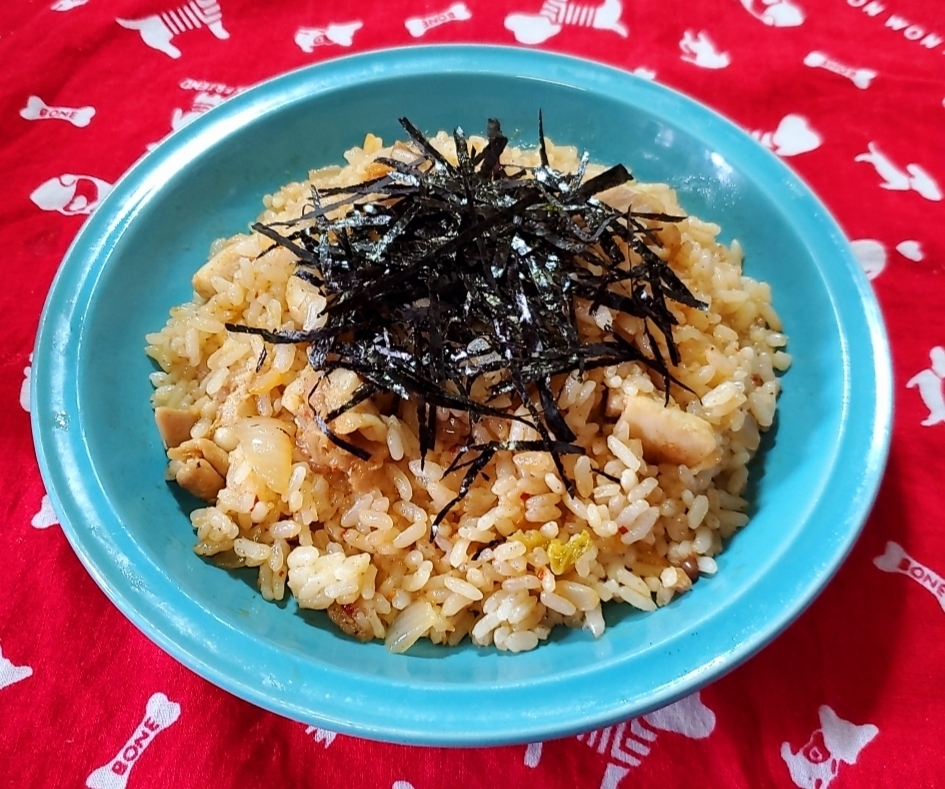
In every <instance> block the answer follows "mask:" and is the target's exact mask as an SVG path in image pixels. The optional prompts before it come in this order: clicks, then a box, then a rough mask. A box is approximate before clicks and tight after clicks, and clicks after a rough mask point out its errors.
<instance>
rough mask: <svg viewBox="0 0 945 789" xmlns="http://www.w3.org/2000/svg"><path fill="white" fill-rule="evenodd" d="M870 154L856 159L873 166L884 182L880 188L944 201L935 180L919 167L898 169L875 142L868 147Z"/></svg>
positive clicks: (863, 154)
mask: <svg viewBox="0 0 945 789" xmlns="http://www.w3.org/2000/svg"><path fill="white" fill-rule="evenodd" d="M866 147H867V149H868V153H861V154H859V155H858V156H856V157H855V158H854V161H856V162H869V163H870V164H871V165H873V168H874V169H875V170H876V173H877V174H878V175H879V177H880V178H882V179H883V182H882V183H881V184H880V186H881V187H882V188H883V189H890V190H892V191H896V192H907V191H910V190H911V191H913V192H918V193H919V194H920V195H922V197H924V198H925V199H926V200H932V201H935V202H937V201H939V200H941V199H942V190H941V189H939V187H938V184H937V183H935V179H933V178H932V176H931V175H929V174H928V173H927V172H926V171H925V170H923V169H922V168H921V167H920V166H919V165H917V164H914V163H910V164H907V165H906V167H905V169H902V168H901V167H898V166H897V165H896V164H894V163H893V161H892V160H891V159H890V158H889V157H888V156H886V155H885V154H884V153H882V152H881V151H880V150H879V148H878V147H877V146H876V143H875V142H871V143H869V145H867V146H866Z"/></svg>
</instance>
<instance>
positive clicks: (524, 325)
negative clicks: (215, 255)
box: [227, 113, 706, 530]
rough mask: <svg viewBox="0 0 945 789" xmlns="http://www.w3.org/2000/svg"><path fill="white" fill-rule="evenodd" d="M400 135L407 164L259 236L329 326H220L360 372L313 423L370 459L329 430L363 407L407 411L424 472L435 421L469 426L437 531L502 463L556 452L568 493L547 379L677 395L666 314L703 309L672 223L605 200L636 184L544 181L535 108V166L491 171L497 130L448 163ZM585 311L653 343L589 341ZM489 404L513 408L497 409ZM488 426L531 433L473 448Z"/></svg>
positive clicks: (421, 142)
mask: <svg viewBox="0 0 945 789" xmlns="http://www.w3.org/2000/svg"><path fill="white" fill-rule="evenodd" d="M400 123H401V125H402V126H403V127H404V129H405V130H406V131H407V134H408V135H409V136H410V138H411V140H412V141H413V144H414V150H415V152H416V158H415V159H413V160H412V161H410V162H407V163H405V162H403V161H400V160H397V159H393V158H380V159H378V160H377V162H378V164H379V165H381V166H382V167H386V168H387V171H386V172H385V173H384V174H383V175H380V176H378V177H375V178H372V179H370V180H368V181H365V182H363V183H357V184H351V185H347V186H344V187H336V188H331V189H322V190H320V191H319V190H317V189H315V188H313V189H312V203H311V208H310V209H308V210H306V211H304V212H303V214H302V216H301V217H300V218H299V219H297V220H294V221H290V222H276V223H272V224H269V225H265V224H259V223H257V224H255V225H253V229H254V230H256V231H257V232H259V233H261V234H262V235H264V236H266V237H267V238H268V239H270V240H271V241H272V242H273V244H274V247H276V246H278V247H284V248H286V249H288V250H290V251H291V252H292V253H293V254H294V255H295V256H296V257H297V258H298V261H297V268H296V271H295V275H296V276H298V277H301V278H302V279H304V280H305V281H306V282H309V283H311V284H313V285H315V286H317V287H319V288H320V289H321V290H322V291H323V293H324V295H325V297H326V299H327V307H326V313H327V321H326V323H325V325H324V326H323V327H322V328H318V329H313V330H310V331H304V330H292V331H269V330H266V329H262V328H255V327H250V326H242V325H234V324H227V328H228V329H229V330H230V331H234V332H244V333H250V334H257V335H259V336H261V337H262V338H263V339H264V340H266V341H267V342H271V343H301V344H305V345H307V346H308V349H307V350H308V358H309V362H310V364H311V366H312V367H313V368H314V369H315V370H316V371H320V372H324V373H328V372H331V371H332V370H334V369H338V368H343V369H347V370H351V371H353V372H355V373H356V374H357V375H358V376H359V377H360V379H361V381H362V382H363V383H362V385H361V386H360V387H359V388H358V389H357V391H356V392H355V393H354V394H353V395H352V397H351V399H350V400H349V401H348V402H347V403H345V404H344V405H343V406H341V407H340V408H336V409H334V410H333V411H331V412H330V413H328V414H317V413H316V415H315V416H316V420H315V421H316V424H318V426H319V428H320V429H321V430H322V431H323V432H324V433H325V434H326V435H327V436H328V438H329V439H330V440H331V441H332V442H334V443H335V444H336V445H337V446H339V447H341V448H342V449H344V450H346V451H348V452H351V453H352V454H355V455H356V456H358V457H360V458H362V459H366V458H367V457H368V454H367V453H366V451H365V450H364V449H362V448H360V447H358V446H356V445H354V444H351V443H349V442H347V441H345V440H343V439H342V438H341V437H340V436H338V435H336V434H335V433H334V432H333V431H332V430H331V427H330V423H331V422H332V420H333V419H335V418H337V417H338V416H339V415H341V414H343V413H344V412H345V411H347V410H348V409H350V408H353V407H354V406H355V405H357V404H358V403H360V402H362V401H363V400H365V399H366V398H368V397H371V396H373V395H376V394H379V393H393V394H394V395H396V396H397V397H399V398H401V399H402V400H406V401H413V402H414V403H415V404H416V406H417V411H418V418H419V424H420V431H419V433H420V435H419V438H420V445H421V454H422V458H421V462H422V460H423V459H424V458H425V457H426V454H427V453H428V452H429V450H431V449H432V448H433V447H434V446H435V444H436V440H437V412H438V410H439V409H453V410H454V411H459V412H463V413H465V414H466V415H467V417H468V423H469V425H470V436H469V439H468V440H467V443H466V444H465V445H463V446H460V447H459V448H458V451H457V453H456V456H455V459H454V461H453V463H452V464H451V466H450V467H449V469H448V470H447V471H448V472H449V473H453V472H456V471H459V470H462V469H465V474H464V476H463V479H462V482H461V484H460V488H459V492H458V495H457V496H456V498H455V499H454V500H453V501H452V502H450V503H449V504H448V505H447V506H446V507H444V508H443V510H442V511H441V512H440V513H439V514H438V516H437V518H436V519H435V521H434V530H435V527H436V525H438V524H439V523H440V522H441V521H442V519H443V518H444V517H445V516H446V514H447V513H448V512H449V511H450V510H451V508H452V507H453V506H454V505H455V504H456V503H458V502H459V501H461V500H462V499H463V497H464V496H465V495H466V494H467V492H468V490H469V488H470V487H471V485H472V484H473V482H474V481H475V480H476V478H477V477H478V476H479V475H480V474H482V473H483V470H484V469H485V467H486V465H487V464H488V463H489V461H490V460H491V459H492V458H493V457H494V456H495V454H496V453H497V452H500V451H512V452H515V451H546V452H549V453H550V455H551V457H552V458H553V460H554V463H555V466H556V468H557V470H558V473H559V474H560V475H561V477H562V479H563V480H564V482H565V484H566V486H567V487H568V489H569V491H573V484H572V482H571V480H570V478H569V477H568V475H567V474H566V473H565V470H564V466H563V463H562V456H563V455H567V454H579V453H582V452H583V450H582V449H581V448H580V447H579V446H577V445H575V444H574V443H573V441H574V440H575V435H574V432H573V431H572V429H571V428H570V427H569V425H568V424H567V421H566V419H565V417H564V415H563V414H562V413H561V411H560V410H559V408H558V406H557V399H558V391H557V390H556V386H555V380H556V378H557V380H558V381H559V382H560V380H561V376H562V375H563V374H572V375H576V376H583V375H584V374H585V373H586V372H587V371H589V370H592V369H595V368H599V367H604V366H610V365H616V364H619V363H621V362H625V361H636V362H640V363H642V364H643V365H645V366H647V367H648V368H649V369H650V370H651V371H652V372H653V373H654V374H655V376H656V377H657V378H658V379H659V380H660V381H661V382H662V384H663V387H664V390H665V392H666V398H667V399H668V397H669V389H670V386H671V385H672V384H679V382H678V381H677V380H676V379H675V378H674V377H673V376H672V374H671V372H670V367H671V366H672V365H676V364H678V363H679V351H678V349H677V347H676V344H675V342H674V339H673V327H674V326H675V324H676V319H675V317H674V315H673V313H672V312H671V311H670V309H669V302H678V303H680V304H684V305H687V306H689V307H694V308H705V306H706V305H705V304H703V303H702V302H700V301H699V300H698V299H697V298H695V296H693V294H692V293H691V292H690V291H689V290H688V288H687V287H686V286H685V284H684V283H683V282H682V281H681V280H680V279H679V277H677V276H676V274H675V273H674V272H673V271H672V269H670V267H669V266H668V265H667V264H666V263H665V262H664V260H663V259H662V257H661V256H660V254H659V249H660V241H659V237H658V233H657V232H656V231H657V230H658V229H659V228H658V227H654V226H652V223H654V222H657V223H667V222H675V221H679V220H680V219H682V217H675V216H670V215H667V214H657V213H639V212H634V211H633V210H628V211H625V212H621V211H618V210H616V209H614V208H613V207H611V206H609V205H607V204H606V203H604V202H603V201H601V200H600V199H598V197H596V195H599V194H600V193H601V192H604V191H606V190H608V189H611V188H613V187H616V186H620V185H622V184H625V183H627V182H629V181H630V180H631V176H630V173H629V172H628V171H627V169H626V168H625V167H624V166H623V165H620V164H618V165H616V166H614V167H611V168H610V169H608V170H606V171H604V172H603V173H601V174H600V175H597V176H595V177H593V178H589V179H586V180H585V178H584V175H585V168H586V166H587V163H588V156H587V155H586V154H585V155H584V157H583V158H582V159H581V162H580V165H579V167H578V169H577V171H576V172H574V173H564V172H560V171H557V170H555V169H554V168H552V167H551V166H550V165H549V163H548V154H547V145H546V141H545V135H544V123H543V119H542V117H541V114H540V113H539V119H538V141H539V157H540V164H539V165H538V166H537V167H521V166H513V165H503V164H502V163H501V161H500V157H501V155H502V152H503V151H504V149H505V147H506V145H507V144H508V139H507V138H506V137H505V136H504V135H503V134H502V130H501V127H500V124H499V121H497V120H495V119H489V122H488V126H487V128H488V143H487V144H486V145H485V147H483V149H482V150H480V151H477V150H475V148H473V147H470V144H469V141H468V139H467V138H466V136H465V135H464V133H463V131H462V130H461V129H456V130H455V132H454V134H453V139H454V141H455V143H456V164H452V163H451V162H450V161H448V160H447V159H446V158H445V157H444V156H443V155H442V154H441V153H440V152H439V151H437V149H436V148H435V147H434V146H433V144H432V143H431V142H430V140H429V139H427V138H426V137H425V136H424V135H423V133H422V132H421V131H420V130H419V129H417V128H416V127H415V126H414V125H413V124H412V123H411V122H410V121H409V120H408V119H407V118H401V119H400ZM274 247H271V248H274ZM581 300H583V301H584V302H586V304H587V305H589V309H590V311H591V312H593V311H595V310H598V309H599V308H600V307H606V308H608V309H609V310H610V311H611V312H612V313H614V312H616V313H625V314H627V315H631V316H634V317H635V318H638V319H641V320H642V322H643V326H644V335H645V337H646V339H647V342H646V343H640V344H638V343H635V342H630V341H628V340H627V339H626V338H624V337H623V336H621V334H619V333H617V332H615V331H612V330H607V331H605V332H604V334H603V337H602V338H601V339H596V340H594V341H583V340H582V339H581V337H580V336H579V333H578V328H577V319H576V309H577V304H578V302H579V301H581ZM657 336H659V337H660V338H661V339H662V342H663V344H664V346H665V348H666V352H667V354H668V357H669V358H668V359H666V358H664V355H663V352H662V351H661V346H660V343H659V342H657ZM559 386H560V383H559ZM500 397H503V398H504V399H503V400H501V401H500V402H502V403H508V402H511V406H506V407H500V406H498V405H496V404H495V403H496V402H497V400H498V398H500ZM522 406H524V415H523V413H522V411H523V409H522V408H521V407H522ZM486 417H492V418H499V419H504V420H511V421H513V422H519V423H522V424H525V425H527V426H528V427H530V428H531V429H532V430H533V431H534V432H533V433H532V434H531V435H533V436H535V438H534V439H533V440H528V441H518V442H515V441H493V442H489V443H475V442H472V441H471V435H472V425H473V424H474V423H475V422H477V421H478V420H480V419H482V418H486ZM599 473H600V472H599Z"/></svg>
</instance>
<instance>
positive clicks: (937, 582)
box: [873, 541, 945, 611]
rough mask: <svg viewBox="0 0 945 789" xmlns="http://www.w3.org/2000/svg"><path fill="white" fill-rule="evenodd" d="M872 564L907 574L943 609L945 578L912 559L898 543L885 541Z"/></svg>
mask: <svg viewBox="0 0 945 789" xmlns="http://www.w3.org/2000/svg"><path fill="white" fill-rule="evenodd" d="M873 564H875V565H876V566H877V567H878V568H879V569H880V570H882V571H883V572H886V573H900V574H902V575H905V576H908V577H909V578H911V579H912V580H913V581H915V582H916V583H917V584H919V586H921V587H922V588H923V589H925V590H926V591H928V592H930V593H931V594H932V596H933V597H934V598H935V601H936V602H937V603H938V604H939V606H941V608H942V610H943V611H945V578H942V576H940V575H939V574H938V573H936V572H935V571H934V570H930V569H929V568H928V567H926V566H925V565H924V564H920V563H919V562H917V561H916V560H915V559H913V558H912V557H911V556H910V555H909V554H907V553H906V552H905V551H904V550H903V548H902V546H901V545H899V543H896V542H891V541H890V542H887V543H886V551H885V553H883V555H882V556H877V557H876V558H875V559H873Z"/></svg>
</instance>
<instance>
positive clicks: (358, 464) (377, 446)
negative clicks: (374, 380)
mask: <svg viewBox="0 0 945 789" xmlns="http://www.w3.org/2000/svg"><path fill="white" fill-rule="evenodd" d="M316 380H317V379H316ZM360 383H361V379H360V378H359V377H358V376H357V375H356V374H355V373H352V372H350V371H348V370H334V371H333V372H332V373H330V374H329V375H328V376H327V377H325V378H322V379H320V380H318V384H317V386H314V389H313V390H312V395H311V397H309V398H307V399H306V400H305V401H303V402H302V403H299V404H298V410H297V411H296V413H295V423H296V426H297V427H298V430H297V431H296V434H295V441H296V445H297V446H298V448H299V449H300V450H301V452H302V454H303V455H304V456H305V457H306V458H307V459H308V461H309V464H310V465H311V466H312V467H313V468H321V469H325V468H327V469H330V470H331V471H340V472H342V473H345V474H348V475H352V474H355V473H356V472H364V471H374V470H377V469H378V468H380V467H381V466H382V465H383V463H384V458H385V455H386V444H385V439H386V427H385V425H384V423H383V422H382V421H381V419H380V417H379V416H378V414H377V409H376V408H374V406H373V405H372V404H371V403H370V402H369V401H368V402H364V403H361V404H359V405H357V406H355V407H354V408H353V409H351V410H350V411H347V412H345V413H344V414H342V415H341V416H339V417H337V418H336V419H334V420H332V422H331V424H330V425H329V426H330V428H331V429H332V431H333V432H334V433H335V435H337V436H339V437H342V438H343V440H345V441H347V442H348V443H350V444H353V445H355V446H357V447H358V448H360V449H363V450H365V451H367V452H368V453H370V455H371V458H370V460H367V461H364V460H361V459H359V458H358V457H356V456H355V455H353V454H351V453H350V452H348V451H346V450H344V449H342V448H341V447H338V446H336V445H335V444H334V443H333V442H332V441H331V439H330V438H328V436H327V435H325V433H324V431H323V430H322V429H321V427H319V425H318V423H317V421H316V419H315V415H316V414H318V415H319V416H321V417H322V418H324V417H325V416H326V415H327V414H329V413H331V412H332V410H334V409H336V408H339V407H341V406H343V405H344V404H345V403H347V402H348V401H349V400H350V399H351V395H352V394H354V392H355V390H356V389H357V388H358V386H359V385H360Z"/></svg>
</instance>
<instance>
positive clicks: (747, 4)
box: [741, 0, 804, 27]
mask: <svg viewBox="0 0 945 789" xmlns="http://www.w3.org/2000/svg"><path fill="white" fill-rule="evenodd" d="M741 4H742V5H743V6H744V8H745V10H746V11H747V12H748V13H749V14H751V15H752V16H753V17H754V18H755V19H760V20H761V21H762V22H764V23H765V24H766V25H771V26H772V27H797V26H798V25H801V24H803V23H804V11H803V10H802V9H801V7H800V6H799V5H797V3H791V2H789V1H788V0H741Z"/></svg>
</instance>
